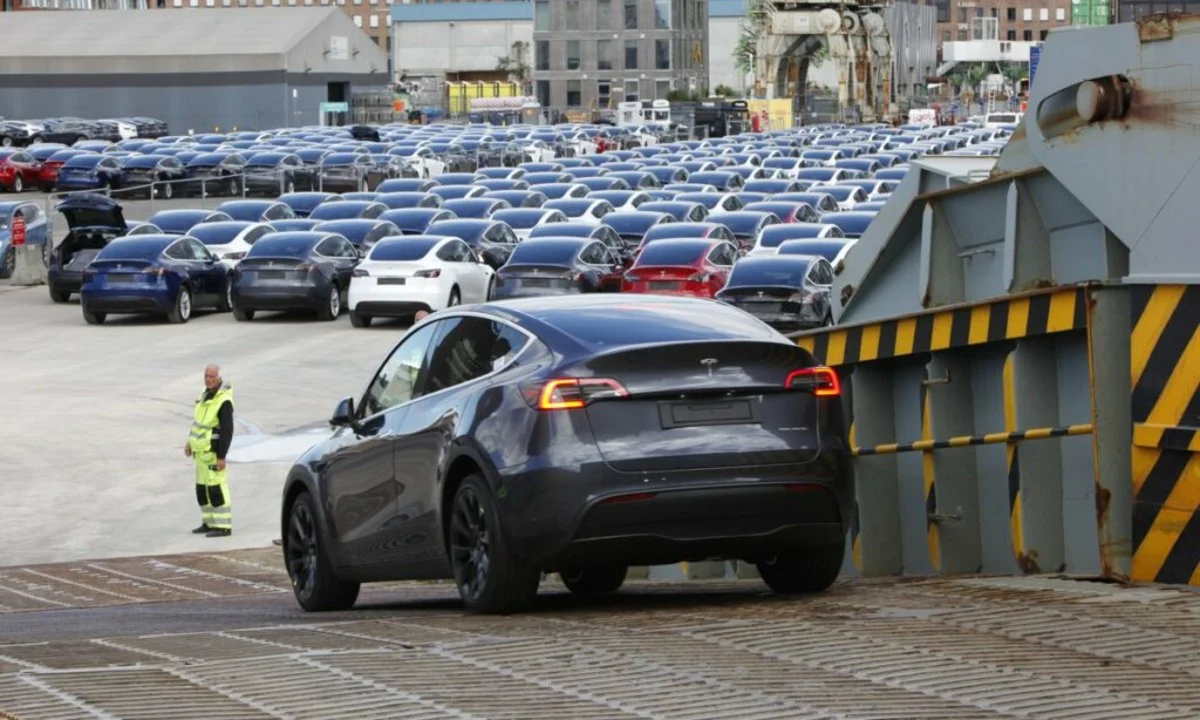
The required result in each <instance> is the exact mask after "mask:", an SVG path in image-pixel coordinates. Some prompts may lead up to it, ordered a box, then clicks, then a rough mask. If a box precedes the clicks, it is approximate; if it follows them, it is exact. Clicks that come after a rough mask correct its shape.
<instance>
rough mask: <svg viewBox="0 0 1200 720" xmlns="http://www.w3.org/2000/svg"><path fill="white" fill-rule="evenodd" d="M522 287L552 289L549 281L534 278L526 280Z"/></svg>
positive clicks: (522, 282) (523, 281)
mask: <svg viewBox="0 0 1200 720" xmlns="http://www.w3.org/2000/svg"><path fill="white" fill-rule="evenodd" d="M521 285H523V286H525V287H550V280H549V279H537V280H535V279H532V278H526V279H524V280H522V281H521Z"/></svg>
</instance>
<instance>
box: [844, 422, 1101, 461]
mask: <svg viewBox="0 0 1200 720" xmlns="http://www.w3.org/2000/svg"><path fill="white" fill-rule="evenodd" d="M1091 432H1092V424H1091V423H1080V424H1078V425H1060V426H1058V427H1045V428H1032V429H1030V430H1014V431H1012V432H995V433H987V434H985V435H957V436H955V437H952V438H947V439H945V440H927V439H922V440H915V441H913V442H907V443H885V444H883V445H876V446H875V447H869V448H860V447H856V448H852V449H851V454H853V455H856V456H858V455H892V454H894V453H902V452H924V451H926V450H945V449H946V448H961V447H970V446H972V445H995V444H997V443H1015V442H1021V441H1022V440H1046V439H1049V438H1057V437H1067V436H1074V435H1090V434H1091Z"/></svg>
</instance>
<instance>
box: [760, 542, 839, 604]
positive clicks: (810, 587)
mask: <svg viewBox="0 0 1200 720" xmlns="http://www.w3.org/2000/svg"><path fill="white" fill-rule="evenodd" d="M845 552H846V544H845V542H836V543H829V544H828V545H816V546H813V547H809V548H804V549H802V550H793V551H789V552H787V553H784V554H781V555H779V556H778V557H776V558H774V559H772V560H768V561H762V562H759V563H758V565H757V567H758V574H759V575H761V576H762V579H763V582H765V583H766V584H767V587H769V588H771V590H773V591H775V592H776V593H779V594H780V595H794V594H797V593H808V592H821V591H822V590H825V589H826V588H828V587H829V586H830V585H832V584H833V582H834V581H835V580H837V577H838V575H839V574H840V573H841V571H842V561H843V559H844V557H845Z"/></svg>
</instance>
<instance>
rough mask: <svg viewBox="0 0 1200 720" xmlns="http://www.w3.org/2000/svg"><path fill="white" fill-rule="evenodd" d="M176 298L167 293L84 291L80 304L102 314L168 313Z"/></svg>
mask: <svg viewBox="0 0 1200 720" xmlns="http://www.w3.org/2000/svg"><path fill="white" fill-rule="evenodd" d="M173 301H174V298H172V297H169V296H168V295H167V294H166V293H162V294H159V293H146V294H135V293H131V292H122V291H116V292H104V291H100V292H97V291H86V290H85V291H84V292H83V293H82V294H81V295H80V302H81V303H82V304H83V306H84V307H86V308H87V309H88V310H90V311H92V312H102V313H163V314H165V313H167V312H168V311H169V310H170V309H171V306H172V304H173Z"/></svg>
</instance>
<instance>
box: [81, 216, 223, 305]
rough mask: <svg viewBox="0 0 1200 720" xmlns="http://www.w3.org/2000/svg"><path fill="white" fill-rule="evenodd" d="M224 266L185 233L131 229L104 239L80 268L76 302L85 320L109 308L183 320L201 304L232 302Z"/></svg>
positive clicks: (198, 242)
mask: <svg viewBox="0 0 1200 720" xmlns="http://www.w3.org/2000/svg"><path fill="white" fill-rule="evenodd" d="M230 288H231V286H230V282H229V267H228V266H227V265H225V263H222V262H221V261H220V259H219V258H217V256H216V255H214V254H212V253H211V252H209V250H208V248H206V247H204V243H202V242H200V241H199V240H197V239H196V238H194V237H190V236H188V235H182V236H180V235H135V236H133V237H123V238H117V239H115V240H113V241H112V242H110V243H109V244H108V245H107V246H105V248H104V249H103V250H101V251H100V254H99V255H97V256H96V259H95V260H93V261H92V262H91V264H90V265H88V266H87V269H86V270H84V271H83V288H82V290H81V291H80V294H79V297H80V307H81V308H82V309H83V319H84V320H85V321H86V322H87V323H88V324H89V325H99V324H100V323H103V322H104V319H105V318H106V317H108V316H109V315H111V314H116V313H123V314H129V313H132V314H153V315H166V316H167V319H168V320H170V321H171V322H173V323H185V322H187V321H188V320H189V319H191V317H192V311H193V310H194V309H197V308H201V307H208V308H213V309H215V310H218V311H221V312H228V311H229V310H230V308H231V307H232V303H231V289H230Z"/></svg>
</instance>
